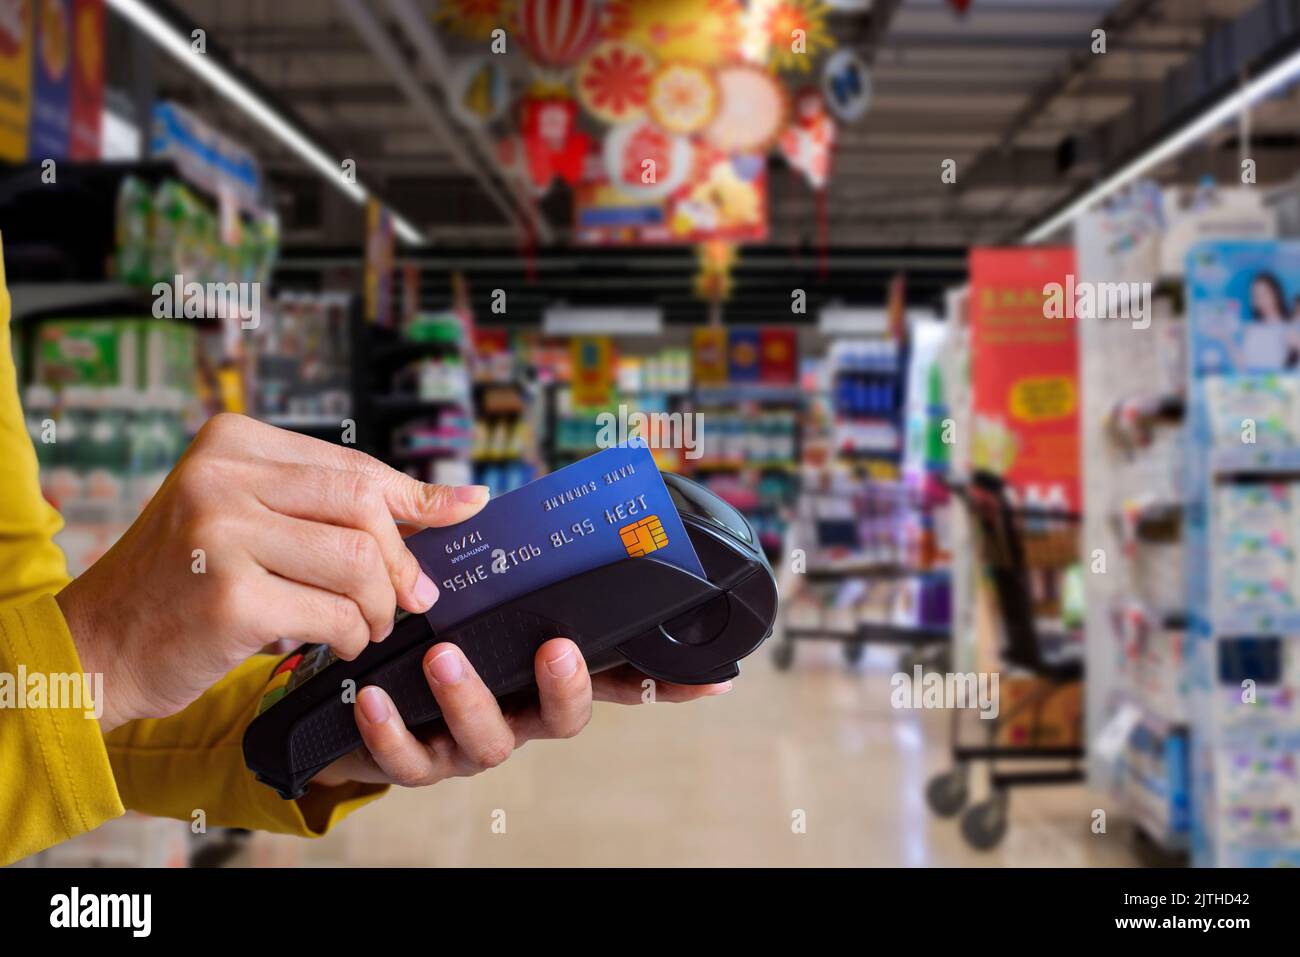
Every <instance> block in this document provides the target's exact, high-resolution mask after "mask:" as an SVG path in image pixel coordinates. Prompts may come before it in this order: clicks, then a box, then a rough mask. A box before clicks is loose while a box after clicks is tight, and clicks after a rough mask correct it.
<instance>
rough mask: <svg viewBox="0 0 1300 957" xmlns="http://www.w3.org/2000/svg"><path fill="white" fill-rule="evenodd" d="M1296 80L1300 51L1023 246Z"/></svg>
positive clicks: (1054, 219) (1133, 164) (1144, 156)
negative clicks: (1285, 84)
mask: <svg viewBox="0 0 1300 957" xmlns="http://www.w3.org/2000/svg"><path fill="white" fill-rule="evenodd" d="M1297 76H1300V50H1298V51H1296V52H1295V53H1292V54H1291V55H1290V56H1289V57H1287V58H1286V59H1285V60H1282V61H1281V62H1280V63H1278V64H1277V65H1275V66H1274V67H1273V68H1272V69H1270V70H1268V71H1267V72H1265V73H1262V74H1260V75H1259V76H1258V77H1256V78H1255V79H1253V80H1251V81H1250V82H1248V83H1247V84H1246V85H1245V86H1242V87H1239V88H1238V89H1237V90H1236V91H1234V92H1233V93H1232V95H1230V96H1228V97H1225V98H1224V100H1223V101H1222V102H1221V103H1219V105H1218V106H1215V107H1212V108H1210V109H1209V110H1207V111H1206V112H1204V113H1202V114H1201V115H1200V116H1198V117H1195V118H1194V119H1192V120H1190V121H1189V122H1188V123H1187V124H1186V125H1185V126H1183V127H1182V128H1181V129H1179V130H1175V131H1174V132H1173V133H1171V134H1170V135H1169V136H1167V137H1166V138H1165V139H1164V140H1162V141H1161V142H1159V143H1157V144H1156V145H1155V146H1153V147H1152V148H1151V149H1149V150H1147V151H1146V152H1145V153H1143V154H1142V155H1140V156H1138V157H1136V158H1135V159H1133V160H1131V161H1130V162H1129V163H1127V164H1126V165H1125V166H1123V167H1121V168H1120V169H1119V170H1118V171H1117V172H1115V173H1112V174H1111V175H1110V176H1108V177H1106V179H1104V180H1102V182H1100V183H1098V184H1097V185H1096V186H1094V187H1093V188H1092V189H1090V190H1088V192H1086V193H1084V194H1083V195H1082V196H1080V197H1079V198H1078V199H1076V200H1075V201H1074V202H1072V203H1071V204H1070V205H1069V206H1067V207H1065V209H1063V210H1061V211H1060V212H1059V213H1057V214H1056V215H1054V216H1052V217H1051V218H1050V219H1048V220H1046V221H1045V222H1043V223H1041V224H1040V225H1038V226H1035V227H1034V228H1033V229H1031V230H1030V231H1029V232H1028V233H1026V234H1025V236H1024V238H1023V239H1022V240H1021V241H1022V242H1026V243H1036V242H1041V241H1042V240H1044V239H1046V238H1047V237H1048V236H1051V235H1052V234H1053V233H1055V232H1056V231H1057V230H1058V229H1060V228H1061V227H1063V226H1066V225H1068V224H1069V223H1070V222H1071V221H1073V220H1074V218H1075V217H1077V216H1078V215H1079V214H1080V213H1082V212H1084V211H1085V210H1086V209H1088V208H1089V207H1091V206H1093V205H1095V204H1096V203H1100V202H1101V201H1102V200H1103V199H1105V198H1106V197H1107V196H1109V195H1110V194H1111V193H1113V192H1115V191H1116V190H1118V189H1122V188H1123V187H1124V186H1127V185H1128V184H1129V183H1131V182H1132V181H1133V180H1135V179H1137V178H1138V177H1139V176H1141V175H1142V174H1143V173H1146V172H1147V171H1149V170H1151V169H1153V168H1155V167H1156V166H1159V165H1160V164H1161V163H1163V162H1165V160H1167V159H1170V158H1171V157H1173V156H1175V155H1177V154H1178V153H1179V152H1181V151H1182V150H1183V149H1184V148H1185V147H1186V146H1188V145H1189V144H1191V143H1194V142H1196V141H1197V140H1199V139H1200V138H1201V137H1203V136H1205V135H1206V134H1207V133H1209V132H1210V131H1211V130H1213V129H1214V128H1215V127H1217V126H1219V125H1220V124H1221V123H1225V122H1227V121H1228V120H1230V119H1232V117H1233V116H1234V115H1235V114H1236V113H1238V112H1240V111H1241V110H1244V109H1247V108H1249V107H1250V106H1251V105H1252V104H1254V103H1256V102H1257V101H1259V100H1262V99H1263V98H1264V97H1266V96H1268V95H1269V94H1270V93H1272V92H1273V91H1274V90H1276V89H1277V88H1278V87H1279V86H1281V85H1282V84H1284V83H1286V82H1288V81H1290V80H1293V79H1295V78H1296V77H1297Z"/></svg>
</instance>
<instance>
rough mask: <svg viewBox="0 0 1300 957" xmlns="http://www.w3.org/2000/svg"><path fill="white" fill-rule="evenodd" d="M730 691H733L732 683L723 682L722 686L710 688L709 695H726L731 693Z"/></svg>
mask: <svg viewBox="0 0 1300 957" xmlns="http://www.w3.org/2000/svg"><path fill="white" fill-rule="evenodd" d="M730 690H731V682H730V681H724V682H722V684H720V685H714V686H713V687H712V688H710V689H709V694H711V695H713V694H726V693H727V692H728V691H730Z"/></svg>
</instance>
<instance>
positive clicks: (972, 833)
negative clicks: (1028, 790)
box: [961, 792, 1007, 851]
mask: <svg viewBox="0 0 1300 957" xmlns="http://www.w3.org/2000/svg"><path fill="white" fill-rule="evenodd" d="M1006 833H1007V795H1006V793H1005V792H1003V793H995V794H994V795H993V796H992V797H990V798H989V799H988V800H987V801H984V802H983V803H982V804H972V805H971V806H970V807H969V808H967V810H966V813H965V814H963V815H962V818H961V836H962V837H964V838H966V843H967V844H969V845H970V846H971V847H973V848H975V849H976V850H980V851H991V850H993V848H995V847H997V846H998V845H999V844H1001V843H1002V838H1003V837H1005V836H1006Z"/></svg>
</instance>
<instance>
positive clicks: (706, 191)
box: [671, 150, 766, 236]
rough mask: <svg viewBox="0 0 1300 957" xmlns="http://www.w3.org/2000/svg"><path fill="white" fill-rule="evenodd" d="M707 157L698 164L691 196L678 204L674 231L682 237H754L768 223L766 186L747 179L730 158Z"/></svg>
mask: <svg viewBox="0 0 1300 957" xmlns="http://www.w3.org/2000/svg"><path fill="white" fill-rule="evenodd" d="M703 152H704V153H705V154H706V158H705V160H704V162H702V163H698V164H697V170H698V172H697V173H696V176H695V178H694V179H693V181H692V186H691V189H690V192H689V193H688V194H687V195H686V196H685V197H683V198H682V200H681V201H680V202H679V203H678V204H677V209H676V211H675V214H674V217H673V222H672V224H671V225H672V230H673V232H674V233H675V234H676V235H678V236H689V235H698V234H701V233H717V234H726V235H729V236H734V235H736V234H737V233H741V232H746V233H752V232H753V231H754V230H756V229H760V228H761V227H762V225H763V223H764V221H765V212H766V210H765V192H764V185H763V183H762V182H760V181H759V180H757V179H746V178H744V177H743V176H742V175H741V172H740V170H738V169H737V168H736V163H735V162H734V161H733V160H731V159H729V158H728V157H726V156H721V155H719V154H716V153H715V154H712V155H708V154H709V151H708V150H705V151H703Z"/></svg>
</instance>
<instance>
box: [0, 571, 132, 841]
mask: <svg viewBox="0 0 1300 957" xmlns="http://www.w3.org/2000/svg"><path fill="white" fill-rule="evenodd" d="M59 675H67V676H80V675H81V662H80V661H79V660H78V659H77V650H76V646H75V645H73V643H72V636H71V635H69V634H68V628H67V625H66V624H65V623H64V621H63V615H62V614H61V613H60V612H59V606H58V605H57V604H55V602H54V599H53V598H52V597H50V596H49V595H46V596H44V597H42V598H38V599H36V601H34V602H31V603H30V604H26V605H20V606H11V607H8V608H0V704H2V705H3V707H0V768H3V769H4V773H3V774H0V821H3V822H4V823H3V825H2V826H0V865H4V864H10V863H12V862H14V861H16V860H18V859H19V858H22V857H26V856H27V855H28V854H35V853H36V852H37V851H40V850H44V849H45V848H47V847H49V846H50V845H51V844H57V843H59V842H60V841H66V840H67V839H68V838H70V837H75V836H76V835H78V834H81V833H82V832H84V831H89V830H91V829H92V828H95V827H98V826H99V825H100V824H103V823H104V822H105V821H107V820H108V819H110V818H114V817H117V816H118V815H120V814H121V813H122V802H121V800H120V799H119V798H118V793H117V788H116V787H115V786H114V783H113V771H112V769H111V768H110V767H109V762H108V754H107V753H106V752H105V750H104V738H103V735H102V734H100V730H99V721H98V720H96V717H95V715H94V713H93V712H90V711H88V710H87V708H86V704H87V703H86V702H85V701H82V700H77V701H75V702H73V701H72V700H71V699H70V698H63V697H62V696H60V699H59V700H58V701H54V700H51V697H50V696H49V694H48V688H49V687H51V676H59ZM41 684H44V686H45V687H46V689H47V691H46V693H45V694H43V695H42V698H41V699H39V700H38V699H37V698H36V697H35V693H36V690H37V688H38V686H39V685H41ZM64 686H65V687H67V685H64ZM82 687H84V686H82ZM20 701H21V706H20ZM56 704H57V705H60V706H59V707H53V706H52V705H56Z"/></svg>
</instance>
